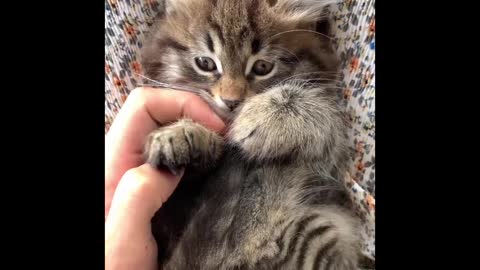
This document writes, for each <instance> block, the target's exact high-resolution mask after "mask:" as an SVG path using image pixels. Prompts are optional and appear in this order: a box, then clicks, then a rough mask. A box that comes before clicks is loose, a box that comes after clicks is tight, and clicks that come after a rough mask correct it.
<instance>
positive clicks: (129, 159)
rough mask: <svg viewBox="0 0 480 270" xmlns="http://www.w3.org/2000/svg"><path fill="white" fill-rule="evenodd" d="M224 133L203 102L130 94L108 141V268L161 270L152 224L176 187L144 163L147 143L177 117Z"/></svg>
mask: <svg viewBox="0 0 480 270" xmlns="http://www.w3.org/2000/svg"><path fill="white" fill-rule="evenodd" d="M183 117H186V118H190V119H192V120H194V121H196V122H198V123H200V124H202V125H204V126H205V127H207V128H209V129H211V130H213V131H215V132H217V133H222V132H223V130H224V128H225V125H224V123H223V122H222V120H220V118H219V117H218V116H217V115H215V113H213V111H212V110H211V109H210V108H209V107H208V105H207V104H206V103H204V102H203V101H202V100H201V99H200V98H199V97H197V96H195V95H194V94H191V93H185V92H180V91H174V90H166V89H153V88H138V89H135V90H134V91H132V92H131V94H130V95H129V97H128V98H127V100H126V102H125V104H124V105H123V106H122V109H121V110H120V112H119V113H118V115H117V116H116V118H115V121H114V122H113V124H112V126H111V127H110V130H109V132H108V134H107V135H106V137H105V269H115V270H130V269H158V265H157V244H156V242H155V240H154V238H153V235H152V231H151V224H150V220H151V218H152V217H153V215H154V214H155V212H156V211H157V210H158V209H159V208H160V207H161V206H162V204H163V203H164V202H165V201H166V200H168V198H169V197H170V195H171V194H172V193H173V191H174V190H175V188H176V187H177V185H178V183H179V181H180V179H181V176H182V173H183V172H181V173H180V175H178V176H173V175H171V174H170V173H168V172H167V171H161V170H157V169H154V168H152V167H151V166H150V165H148V164H145V161H144V157H143V146H144V140H145V138H146V137H147V136H148V134H149V133H150V132H152V131H153V130H155V129H156V128H158V127H159V125H160V126H163V125H167V124H169V123H171V122H174V121H175V120H177V119H179V118H183Z"/></svg>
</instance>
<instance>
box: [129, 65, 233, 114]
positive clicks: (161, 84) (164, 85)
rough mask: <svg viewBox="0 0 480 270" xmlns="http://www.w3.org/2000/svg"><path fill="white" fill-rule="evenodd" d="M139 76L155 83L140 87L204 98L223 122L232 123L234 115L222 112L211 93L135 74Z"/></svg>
mask: <svg viewBox="0 0 480 270" xmlns="http://www.w3.org/2000/svg"><path fill="white" fill-rule="evenodd" d="M135 74H137V75H138V76H140V77H142V78H144V79H145V80H147V81H150V82H153V83H154V84H153V85H152V84H143V83H142V84H138V85H143V86H148V87H161V88H170V89H174V90H180V91H185V92H190V93H193V94H196V95H197V96H199V97H200V98H202V99H203V100H204V101H205V102H207V104H208V105H209V106H210V108H212V110H213V111H214V112H215V113H216V114H217V115H219V116H220V117H221V118H222V120H223V121H225V122H226V123H228V122H230V121H231V120H232V114H231V113H230V112H227V111H225V110H222V109H221V108H220V107H219V106H218V105H217V103H216V102H215V99H214V98H213V96H212V95H211V94H210V92H209V91H207V90H205V89H202V88H195V87H190V86H187V85H183V84H170V83H164V82H160V81H156V80H154V79H151V78H148V77H147V76H144V75H142V74H139V73H135Z"/></svg>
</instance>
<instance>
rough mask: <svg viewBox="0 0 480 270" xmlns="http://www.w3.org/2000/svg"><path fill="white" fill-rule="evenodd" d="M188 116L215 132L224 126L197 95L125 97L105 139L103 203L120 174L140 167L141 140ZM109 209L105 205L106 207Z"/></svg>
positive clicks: (140, 92)
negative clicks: (161, 127) (159, 127)
mask: <svg viewBox="0 0 480 270" xmlns="http://www.w3.org/2000/svg"><path fill="white" fill-rule="evenodd" d="M182 117H188V118H190V119H192V120H194V121H196V122H198V123H200V124H202V125H204V126H205V127H207V128H210V129H212V130H213V131H215V132H222V131H223V129H224V127H225V124H224V123H223V121H222V120H221V119H220V118H219V117H218V116H217V115H216V114H215V113H214V112H213V111H212V110H211V109H210V107H209V106H208V105H207V104H206V103H205V102H204V101H203V100H202V99H201V98H200V97H198V96H196V95H195V94H192V93H187V92H181V91H176V90H167V89H155V88H137V89H135V90H133V91H132V92H131V93H130V95H129V96H128V98H127V100H126V102H125V103H124V104H123V106H122V108H121V110H120V112H119V113H118V114H117V116H116V118H115V120H114V122H113V124H112V126H111V127H110V130H109V132H108V134H107V135H106V137H105V161H106V162H105V196H106V198H105V200H106V202H107V204H109V203H108V202H109V201H110V200H111V197H112V196H113V192H114V191H115V188H116V185H117V183H118V181H119V179H120V178H121V177H122V175H123V174H124V173H125V172H126V171H127V170H128V169H130V168H133V167H137V166H140V165H141V164H143V145H144V140H145V138H146V137H147V136H148V134H149V133H150V132H152V131H153V130H155V129H156V128H157V127H158V124H160V125H165V124H168V123H170V122H173V121H175V120H176V119H179V118H182ZM106 208H108V206H106Z"/></svg>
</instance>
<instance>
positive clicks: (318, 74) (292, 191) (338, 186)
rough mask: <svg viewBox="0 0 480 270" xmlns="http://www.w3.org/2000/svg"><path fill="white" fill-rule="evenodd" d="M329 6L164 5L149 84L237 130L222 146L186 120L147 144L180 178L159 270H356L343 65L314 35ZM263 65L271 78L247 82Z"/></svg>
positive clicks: (151, 49) (146, 60)
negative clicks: (202, 93)
mask: <svg viewBox="0 0 480 270" xmlns="http://www.w3.org/2000/svg"><path fill="white" fill-rule="evenodd" d="M331 2H332V1H326V0H318V1H315V0H296V1H295V0H243V1H230V0H167V1H165V3H164V4H165V5H164V6H165V10H164V12H162V13H161V15H160V17H159V20H158V22H157V24H156V25H155V28H154V30H152V35H151V37H150V40H149V41H148V42H147V43H146V44H145V47H144V49H143V52H142V65H143V67H144V70H145V72H146V75H147V76H148V77H150V78H152V79H155V80H159V81H163V82H168V83H187V84H189V85H192V86H197V87H201V88H203V89H208V90H209V91H210V94H211V95H212V97H213V99H214V100H215V101H216V102H218V104H217V105H218V106H219V107H220V108H221V109H223V110H225V111H228V113H230V114H231V115H232V122H231V123H230V127H229V130H228V133H227V135H226V137H225V138H224V139H222V138H220V137H219V136H217V135H215V134H213V133H212V132H211V131H209V130H207V129H205V128H203V127H202V126H200V125H198V124H196V123H193V122H192V121H190V120H180V121H179V122H177V123H174V124H172V125H171V126H166V127H162V128H161V129H158V130H156V131H154V132H153V133H152V134H151V136H150V137H149V138H150V139H149V140H148V143H147V145H146V159H147V162H149V163H150V164H152V165H154V166H166V167H168V168H170V169H171V170H172V171H176V170H177V169H178V168H179V167H184V166H186V167H187V170H186V174H185V176H184V179H183V180H182V181H181V183H180V185H179V187H178V188H177V190H176V191H175V192H174V194H173V195H172V197H170V199H169V201H168V202H167V203H166V204H165V205H164V206H163V207H162V208H161V209H160V210H159V212H158V213H157V214H156V216H155V217H154V219H153V220H152V224H153V225H152V226H153V227H152V229H153V231H154V235H155V238H156V240H157V242H158V245H159V262H160V265H161V266H162V269H175V270H183V269H309V270H310V269H346V270H349V269H356V267H357V265H358V252H359V236H358V234H359V230H358V220H357V219H356V218H355V216H354V215H352V214H351V211H350V210H349V201H348V200H347V199H346V198H347V197H346V192H345V189H344V187H343V185H342V181H341V180H340V179H341V176H342V175H341V172H342V171H344V170H345V168H346V160H347V155H348V151H347V148H346V147H345V134H344V131H345V128H344V122H343V120H342V119H343V118H342V113H341V111H340V109H339V106H338V104H337V103H336V98H337V96H336V91H335V88H334V87H331V86H332V83H333V82H334V81H333V80H334V79H335V78H336V72H337V67H338V62H337V59H336V57H335V54H334V52H333V50H332V49H331V44H330V42H329V41H330V40H329V39H328V38H326V37H325V34H328V33H323V34H322V33H320V34H318V33H317V34H315V31H316V30H317V28H316V27H317V26H318V25H320V24H322V20H323V17H324V14H323V8H324V7H325V6H326V5H327V4H329V3H331ZM322 25H323V26H325V25H324V24H322ZM323 26H322V27H321V28H322V29H325V27H323ZM198 57H208V59H210V60H211V62H208V63H209V64H208V66H209V67H211V66H212V64H214V65H215V69H214V70H212V71H208V72H207V71H205V70H202V69H201V68H200V67H199V66H198V62H199V61H197V60H198V59H197V58H198ZM195 59H197V60H195ZM202 59H203V58H202ZM210 60H209V61H210ZM260 60H261V61H267V62H269V63H273V68H272V69H271V72H270V73H267V74H266V75H261V74H259V73H254V72H253V70H254V66H256V63H257V61H260ZM202 61H203V60H202ZM200 62H201V61H200ZM256 67H257V68H258V67H259V66H256ZM260 67H262V68H263V67H265V66H261V65H260ZM225 100H227V101H230V103H231V104H233V103H232V102H233V101H235V104H239V105H238V107H236V108H227V106H226V104H227V103H226V102H225Z"/></svg>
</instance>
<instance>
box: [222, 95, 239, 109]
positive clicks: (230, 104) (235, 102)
mask: <svg viewBox="0 0 480 270" xmlns="http://www.w3.org/2000/svg"><path fill="white" fill-rule="evenodd" d="M220 99H221V100H222V101H223V103H225V105H227V107H228V108H230V110H231V111H233V110H234V109H235V108H236V107H237V106H238V105H239V104H240V103H241V102H242V101H241V100H240V99H236V100H229V99H223V98H220Z"/></svg>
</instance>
